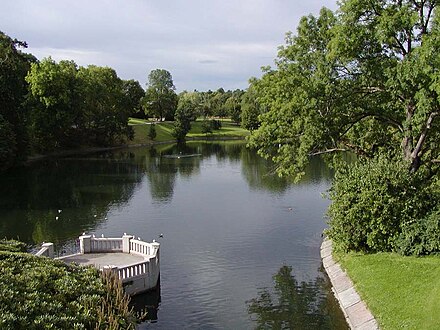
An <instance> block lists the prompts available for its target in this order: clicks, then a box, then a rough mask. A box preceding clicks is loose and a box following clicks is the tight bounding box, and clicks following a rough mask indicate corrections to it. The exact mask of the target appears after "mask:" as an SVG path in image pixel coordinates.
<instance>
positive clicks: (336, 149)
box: [309, 148, 349, 156]
mask: <svg viewBox="0 0 440 330" xmlns="http://www.w3.org/2000/svg"><path fill="white" fill-rule="evenodd" d="M337 151H345V152H346V151H349V150H348V149H344V148H333V149H327V150H321V151H315V152H311V153H309V156H317V155H323V154H329V153H332V152H337Z"/></svg>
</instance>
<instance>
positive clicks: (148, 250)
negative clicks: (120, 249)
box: [130, 239, 154, 256]
mask: <svg viewBox="0 0 440 330" xmlns="http://www.w3.org/2000/svg"><path fill="white" fill-rule="evenodd" d="M153 250H154V249H153V248H152V246H151V244H150V243H147V242H143V241H139V240H137V239H132V240H130V253H136V254H140V255H144V256H151V255H153V253H152V252H153Z"/></svg>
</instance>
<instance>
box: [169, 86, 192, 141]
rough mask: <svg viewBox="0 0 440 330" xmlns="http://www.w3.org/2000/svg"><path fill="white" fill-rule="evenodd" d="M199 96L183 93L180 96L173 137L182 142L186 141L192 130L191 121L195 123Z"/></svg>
mask: <svg viewBox="0 0 440 330" xmlns="http://www.w3.org/2000/svg"><path fill="white" fill-rule="evenodd" d="M197 101H198V98H197V95H196V93H194V92H193V93H188V92H182V93H181V94H180V95H179V102H178V104H177V110H176V113H175V117H174V119H175V122H174V129H173V136H174V137H175V138H176V139H177V140H178V141H182V140H184V139H185V136H186V134H188V132H189V131H190V130H191V121H194V120H195V119H196V118H195V117H196V116H195V112H196V111H195V109H196V107H197Z"/></svg>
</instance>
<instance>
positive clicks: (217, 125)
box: [211, 119, 222, 131]
mask: <svg viewBox="0 0 440 330" xmlns="http://www.w3.org/2000/svg"><path fill="white" fill-rule="evenodd" d="M211 127H212V129H213V130H214V131H216V130H219V129H220V128H222V122H221V121H220V120H216V119H215V120H211Z"/></svg>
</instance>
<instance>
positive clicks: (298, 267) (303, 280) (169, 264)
mask: <svg viewBox="0 0 440 330" xmlns="http://www.w3.org/2000/svg"><path fill="white" fill-rule="evenodd" d="M331 178H332V172H331V171H330V170H329V169H328V168H327V167H326V166H325V164H324V163H322V162H321V161H320V160H319V159H314V160H313V161H312V163H311V164H310V166H309V168H308V169H307V172H306V175H305V176H304V179H303V180H302V181H301V182H300V183H298V184H292V183H291V182H289V181H287V180H284V179H280V178H278V177H277V176H274V175H273V166H272V164H271V163H269V162H268V161H265V160H264V159H262V158H260V157H259V156H258V155H257V154H256V152H255V151H253V150H249V149H247V148H246V147H245V144H244V143H241V142H232V141H228V142H191V143H187V144H186V145H185V146H177V145H163V146H157V147H155V148H135V149H127V150H118V151H111V152H101V153H97V154H87V155H77V156H69V157H65V158H56V159H46V160H44V161H40V162H37V163H33V164H32V165H29V166H27V167H22V168H18V169H14V170H12V171H9V172H7V173H5V174H3V175H2V176H0V196H1V199H0V237H8V238H19V239H20V240H22V241H25V242H27V243H29V244H31V245H35V244H38V243H41V242H43V241H46V242H54V243H55V245H56V249H57V250H58V251H59V252H60V253H68V252H69V251H71V250H73V249H74V248H75V246H76V239H77V237H78V236H79V235H80V234H81V233H82V232H87V233H93V234H96V235H97V236H98V235H99V236H100V235H101V234H104V235H105V236H121V235H122V234H123V233H124V232H126V233H131V234H133V235H135V236H137V237H138V236H139V237H141V238H142V239H143V240H147V241H151V240H153V239H156V240H157V241H159V242H160V243H161V285H160V290H157V291H156V292H152V293H149V294H145V295H140V296H138V297H136V299H134V301H133V304H135V305H136V306H137V307H138V308H142V307H145V306H147V307H148V311H149V321H146V322H144V323H143V324H141V325H140V326H139V328H141V329H144V328H148V329H149V328H153V329H178V328H203V329H243V328H246V329H252V328H258V327H260V328H273V327H278V328H299V329H305V328H312V329H344V328H346V323H345V320H344V317H343V315H342V312H341V311H340V310H339V308H338V304H337V302H336V301H335V299H334V297H333V295H332V293H331V291H330V286H329V282H328V279H327V277H326V276H325V275H324V273H323V271H322V268H321V267H322V266H321V260H320V256H319V247H320V244H321V240H322V238H321V234H322V231H323V229H324V228H325V227H326V223H325V220H324V215H325V211H326V208H327V206H328V204H329V201H328V200H326V199H324V198H323V197H322V193H324V192H325V191H326V190H327V189H328V188H329V185H330V180H331ZM58 210H60V211H61V213H59V211H58ZM160 234H163V237H160V236H162V235H160Z"/></svg>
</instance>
